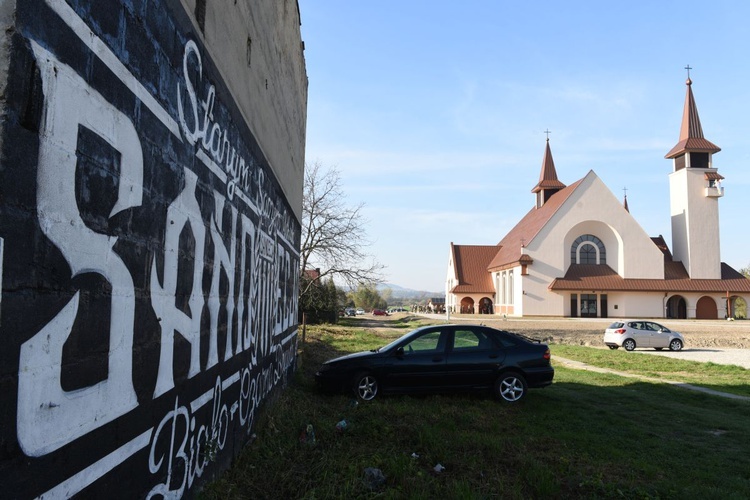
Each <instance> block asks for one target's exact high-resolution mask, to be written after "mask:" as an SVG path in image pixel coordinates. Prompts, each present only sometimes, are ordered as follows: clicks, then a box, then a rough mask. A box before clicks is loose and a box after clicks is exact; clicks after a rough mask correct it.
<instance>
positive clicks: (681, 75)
mask: <svg viewBox="0 0 750 500" xmlns="http://www.w3.org/2000/svg"><path fill="white" fill-rule="evenodd" d="M299 6H300V11H301V17H302V26H301V29H302V39H303V40H304V42H305V58H306V62H307V74H308V77H309V89H308V91H309V97H308V121H307V148H306V162H308V163H311V162H316V161H317V162H319V163H321V164H322V165H326V166H334V167H336V168H337V169H338V170H339V171H340V173H341V178H342V187H343V189H344V190H345V192H346V194H347V200H348V202H350V203H351V204H352V205H354V204H357V203H360V202H363V203H364V204H365V209H364V216H365V217H366V219H367V221H368V235H369V238H370V239H371V240H372V241H373V244H372V246H371V247H370V248H369V252H370V253H371V254H373V255H374V256H375V257H376V258H377V259H378V261H380V262H381V263H382V264H384V265H385V266H387V269H386V280H387V281H388V282H390V283H394V284H397V285H400V286H404V287H408V288H414V289H419V290H428V291H434V292H438V291H442V290H443V289H444V283H445V277H446V272H447V264H448V253H449V246H450V243H451V242H454V243H456V244H496V243H497V242H498V241H500V239H501V238H502V237H503V236H504V235H505V234H506V233H507V232H508V231H509V230H510V229H511V228H512V227H513V226H514V225H515V224H516V223H517V222H518V220H520V219H521V217H523V215H524V214H525V213H526V212H527V211H528V210H529V209H530V208H532V207H533V205H534V195H533V194H532V193H531V189H532V188H533V187H534V186H535V184H536V183H537V181H538V178H539V171H540V168H541V162H542V156H543V153H544V144H545V138H546V135H545V134H544V131H545V130H547V129H548V130H550V131H551V133H550V146H551V148H552V154H553V157H554V160H555V166H556V169H557V174H558V177H559V178H560V180H561V181H562V182H564V183H565V184H572V183H573V182H575V181H576V180H578V179H580V178H581V177H583V176H584V175H586V173H587V172H588V171H589V170H594V171H595V172H596V174H597V175H598V176H599V177H600V178H601V179H602V180H603V181H604V183H605V184H606V185H607V186H608V187H609V188H610V190H611V191H612V192H613V193H614V194H615V196H617V197H618V198H620V199H622V196H623V188H627V195H628V205H629V207H630V212H631V214H633V216H634V217H635V219H636V220H637V221H638V222H639V223H640V224H641V226H642V227H643V228H644V230H645V231H646V232H647V233H648V234H649V235H650V236H658V235H660V234H661V235H663V236H664V237H665V239H666V240H667V242H668V243H669V245H670V248H671V231H670V214H669V180H668V176H669V173H670V172H671V169H672V164H671V161H670V160H665V159H664V155H665V154H666V153H667V152H668V151H669V150H670V149H671V148H672V146H674V145H675V144H676V143H677V141H678V137H679V131H680V121H681V118H682V109H683V104H684V99H685V89H686V88H685V80H686V71H685V69H684V67H685V66H686V65H687V64H689V65H690V66H691V67H692V68H693V69H692V70H691V74H690V76H691V78H692V80H693V93H694V96H695V99H696V103H697V106H698V111H699V114H700V118H701V123H702V125H703V131H704V134H705V137H706V138H707V139H708V140H710V141H712V142H713V143H714V144H716V145H718V146H719V147H720V148H722V151H721V152H720V153H718V154H716V155H715V156H714V166H715V167H717V168H718V169H719V173H720V174H722V175H723V176H724V177H725V178H726V179H725V181H724V182H723V184H722V185H723V186H724V187H725V196H724V197H723V198H722V199H720V202H719V207H720V208H719V217H720V231H721V255H722V260H723V261H724V262H727V263H728V264H729V265H731V266H733V267H735V268H736V269H739V268H742V267H746V266H748V264H750V250H749V249H748V242H750V237H748V209H750V202H749V201H748V196H747V195H748V193H749V192H750V189H749V188H750V174H748V170H749V169H750V144H749V142H748V134H747V123H748V120H747V118H748V116H749V115H750V69H749V68H750V66H749V65H748V62H749V61H748V59H749V58H748V50H749V49H750V30H748V29H747V19H749V18H750V4H748V3H746V2H740V1H735V2H723V1H714V2H710V3H709V2H698V1H674V2H672V1H660V2H651V1H648V2H646V1H633V2H594V1H586V2H584V1H571V0H567V1H565V2H552V1H539V2H519V1H490V0H466V1H465V2H456V1H450V2H449V1H442V0H432V1H427V0H411V1H406V0H400V1H394V0H380V1H378V2H363V1H356V0H348V1H345V0H299Z"/></svg>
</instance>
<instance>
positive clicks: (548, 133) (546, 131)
mask: <svg viewBox="0 0 750 500" xmlns="http://www.w3.org/2000/svg"><path fill="white" fill-rule="evenodd" d="M544 133H545V134H547V141H548V142H549V135H550V134H551V133H552V132H550V131H549V129H547V130H545V131H544Z"/></svg>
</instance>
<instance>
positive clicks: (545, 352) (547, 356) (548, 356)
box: [542, 349, 550, 359]
mask: <svg viewBox="0 0 750 500" xmlns="http://www.w3.org/2000/svg"><path fill="white" fill-rule="evenodd" d="M542 357H543V358H544V359H550V353H549V349H547V350H546V351H544V356H542Z"/></svg>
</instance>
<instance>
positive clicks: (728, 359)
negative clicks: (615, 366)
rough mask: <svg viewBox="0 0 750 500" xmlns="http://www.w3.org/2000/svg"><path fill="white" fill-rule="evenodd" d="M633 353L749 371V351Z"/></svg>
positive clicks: (689, 350) (650, 350) (696, 350)
mask: <svg viewBox="0 0 750 500" xmlns="http://www.w3.org/2000/svg"><path fill="white" fill-rule="evenodd" d="M635 352H642V353H645V354H654V355H657V356H665V357H668V358H675V359H685V360H688V361H703V362H709V361H710V362H712V363H718V364H721V365H737V366H741V367H743V368H747V369H750V349H718V348H708V347H706V348H695V349H683V350H682V351H677V352H673V351H668V350H666V349H665V350H663V351H655V350H653V349H642V350H641V349H639V350H636V351H635Z"/></svg>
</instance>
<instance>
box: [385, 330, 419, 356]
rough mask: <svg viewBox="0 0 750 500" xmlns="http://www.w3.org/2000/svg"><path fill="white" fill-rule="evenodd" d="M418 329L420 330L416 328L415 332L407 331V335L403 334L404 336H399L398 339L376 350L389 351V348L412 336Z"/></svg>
mask: <svg viewBox="0 0 750 500" xmlns="http://www.w3.org/2000/svg"><path fill="white" fill-rule="evenodd" d="M417 331H419V330H414V331H413V332H410V333H407V334H406V335H403V336H401V337H399V338H397V339H396V340H394V341H393V342H391V343H390V344H386V345H384V346H383V347H378V348H377V349H375V350H374V351H375V352H381V351H387V350H388V349H390V348H391V347H393V346H395V345H396V344H398V343H400V342H403V341H404V340H405V339H406V337H411V336H412V335H413V334H414V333H415V332H417Z"/></svg>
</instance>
